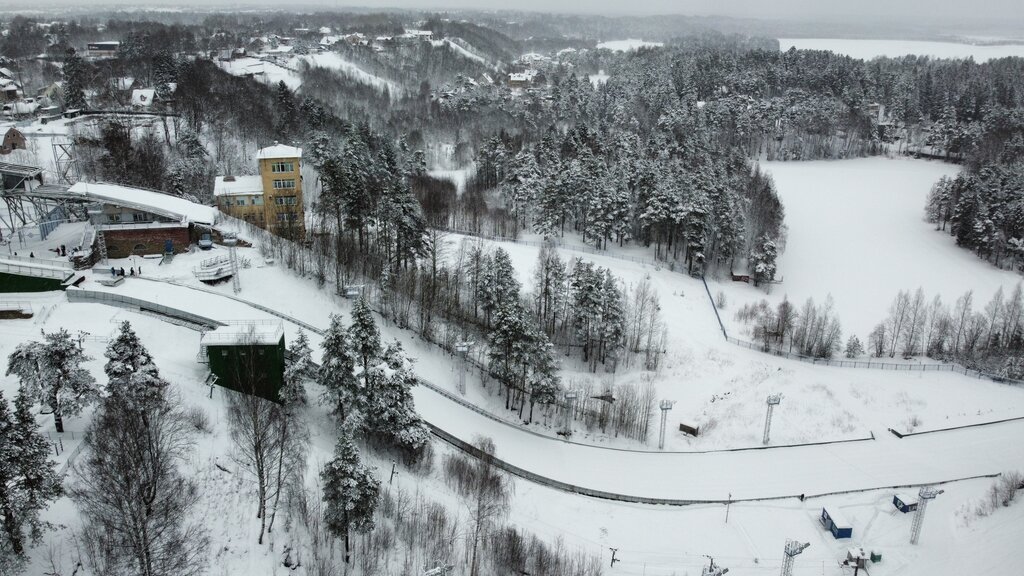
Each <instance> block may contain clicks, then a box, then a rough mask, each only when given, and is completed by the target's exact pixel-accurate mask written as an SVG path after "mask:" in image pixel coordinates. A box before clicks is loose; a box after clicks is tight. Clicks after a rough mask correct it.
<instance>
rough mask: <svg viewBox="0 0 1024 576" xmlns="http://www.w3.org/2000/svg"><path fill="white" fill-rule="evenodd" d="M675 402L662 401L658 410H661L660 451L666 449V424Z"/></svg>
mask: <svg viewBox="0 0 1024 576" xmlns="http://www.w3.org/2000/svg"><path fill="white" fill-rule="evenodd" d="M674 404H675V402H673V401H671V400H662V401H661V404H659V405H658V408H661V434H660V435H659V436H658V450H664V449H665V424H666V423H667V422H668V411H669V410H671V409H672V406H673V405H674Z"/></svg>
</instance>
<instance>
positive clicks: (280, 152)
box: [256, 144, 302, 160]
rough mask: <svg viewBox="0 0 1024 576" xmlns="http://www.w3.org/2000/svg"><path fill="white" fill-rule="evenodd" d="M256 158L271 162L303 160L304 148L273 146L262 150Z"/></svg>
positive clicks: (282, 145)
mask: <svg viewBox="0 0 1024 576" xmlns="http://www.w3.org/2000/svg"><path fill="white" fill-rule="evenodd" d="M256 157H257V158H258V159H260V160H269V159H271V158H302V148H296V147H294V146H285V145H284V144H274V145H273V146H267V147H266V148H260V151H259V153H257V155H256Z"/></svg>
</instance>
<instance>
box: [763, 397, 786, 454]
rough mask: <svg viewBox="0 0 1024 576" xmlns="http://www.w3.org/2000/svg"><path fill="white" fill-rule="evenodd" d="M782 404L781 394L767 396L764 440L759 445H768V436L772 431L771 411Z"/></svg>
mask: <svg viewBox="0 0 1024 576" xmlns="http://www.w3.org/2000/svg"><path fill="white" fill-rule="evenodd" d="M781 402H782V394H771V395H769V396H768V400H767V404H768V413H767V414H766V415H765V417H764V438H763V439H762V440H761V443H762V444H764V445H766V446H767V445H768V436H769V434H771V431H772V411H774V410H775V407H776V406H778V405H779V404H780V403H781Z"/></svg>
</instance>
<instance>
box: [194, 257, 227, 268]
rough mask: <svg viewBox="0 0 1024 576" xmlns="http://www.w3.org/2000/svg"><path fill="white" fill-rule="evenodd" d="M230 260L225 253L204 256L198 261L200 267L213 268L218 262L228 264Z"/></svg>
mask: <svg viewBox="0 0 1024 576" xmlns="http://www.w3.org/2000/svg"><path fill="white" fill-rule="evenodd" d="M230 261H231V260H230V259H229V258H228V257H227V255H223V254H222V255H220V256H214V257H213V258H206V259H204V260H202V261H201V262H199V267H200V268H213V267H214V266H216V265H218V264H228V263H229V262H230Z"/></svg>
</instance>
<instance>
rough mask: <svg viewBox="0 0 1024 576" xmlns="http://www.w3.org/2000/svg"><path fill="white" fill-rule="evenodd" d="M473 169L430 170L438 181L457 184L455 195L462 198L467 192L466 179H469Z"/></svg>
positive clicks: (429, 172) (430, 173)
mask: <svg viewBox="0 0 1024 576" xmlns="http://www.w3.org/2000/svg"><path fill="white" fill-rule="evenodd" d="M472 171H473V168H472V167H470V168H457V169H454V170H445V169H442V168H436V169H434V170H428V171H427V174H429V175H430V176H431V177H433V178H437V179H438V180H447V181H449V182H451V183H452V184H455V193H456V194H458V195H459V196H462V193H463V192H465V191H466V179H467V178H469V175H470V173H472Z"/></svg>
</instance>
